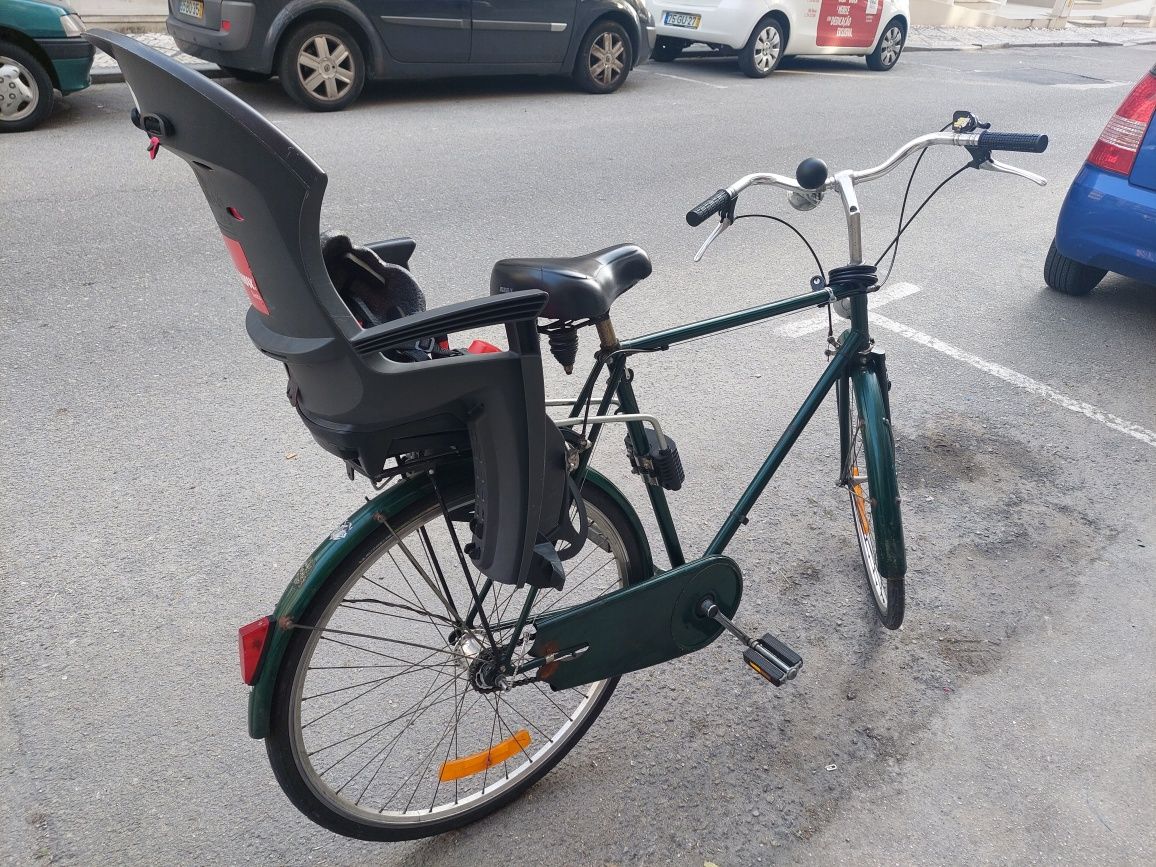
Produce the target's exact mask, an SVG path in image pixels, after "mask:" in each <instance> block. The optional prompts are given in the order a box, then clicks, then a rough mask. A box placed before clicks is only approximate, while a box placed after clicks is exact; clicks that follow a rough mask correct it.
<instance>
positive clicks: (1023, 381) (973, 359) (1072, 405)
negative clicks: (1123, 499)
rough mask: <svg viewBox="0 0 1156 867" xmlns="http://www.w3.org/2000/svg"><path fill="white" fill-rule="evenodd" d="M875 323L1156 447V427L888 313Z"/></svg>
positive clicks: (877, 316)
mask: <svg viewBox="0 0 1156 867" xmlns="http://www.w3.org/2000/svg"><path fill="white" fill-rule="evenodd" d="M871 323H872V324H873V325H879V326H881V327H883V328H886V329H888V330H889V331H894V332H895V333H896V334H899V335H902V336H903V337H906V338H907V339H908V340H913V341H915V342H916V343H919V344H921V345H923V346H926V347H928V348H929V349H934V350H935V351H936V352H942V353H943V354H944V355H949V356H951V357H952V358H954V359H956V360H957V361H962V362H963V363H964V364H970V365H971V366H972V367H974V368H977V369H979V370H982V371H983V372H984V373H989V374H991V375H992V376H994V377H996V378H998V379H1002V380H1003V381H1004V382H1008V383H1011V384H1012V385H1014V386H1016V387H1017V388H1022V389H1023V390H1024V391H1028V392H1031V393H1032V394H1035V395H1038V396H1039V397H1042V398H1044V399H1045V400H1050V401H1051V402H1052V403H1054V404H1056V405H1057V406H1062V407H1063V408H1064V409H1068V410H1071V411H1072V412H1078V413H1079V414H1080V415H1086V416H1087V417H1088V418H1090V419H1093V420H1094V421H1098V422H1099V423H1100V424H1102V425H1105V426H1107V427H1110V428H1112V430H1117V431H1119V432H1120V433H1124V434H1127V435H1128V436H1130V437H1135V438H1136V439H1138V440H1140V442H1142V443H1147V444H1148V445H1150V446H1153V447H1156V431H1150V430H1148V428H1146V427H1141V426H1140V425H1138V424H1133V423H1132V422H1130V421H1127V420H1125V419H1122V418H1120V417H1119V416H1116V415H1112V413H1110V412H1105V411H1104V410H1102V409H1100V408H1099V407H1097V406H1093V405H1092V404H1090V403H1084V401H1082V400H1076V399H1074V398H1071V397H1068V396H1067V395H1065V394H1061V393H1060V392H1058V391H1056V390H1055V389H1054V388H1051V387H1050V386H1047V385H1044V384H1043V383H1042V382H1037V381H1036V380H1034V379H1032V378H1031V377H1028V376H1024V375H1023V374H1022V373H1016V372H1015V371H1014V370H1011V369H1010V368H1007V367H1004V366H1003V365H1001V364H996V363H994V362H991V361H987V360H986V359H983V358H980V357H979V356H978V355H972V354H971V353H970V352H965V351H964V350H962V349H960V348H958V347H956V346H952V345H951V344H950V343H944V342H943V341H942V340H940V339H938V338H936V337H932V336H931V335H930V334H924V333H923V332H922V331H916V330H915V329H914V328H909V327H908V326H906V325H904V324H902V323H900V322H896V321H894V320H893V319H888V318H887V317H886V316H880V315H875V316H872V317H871Z"/></svg>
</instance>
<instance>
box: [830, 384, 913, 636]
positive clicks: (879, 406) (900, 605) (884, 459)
mask: <svg viewBox="0 0 1156 867" xmlns="http://www.w3.org/2000/svg"><path fill="white" fill-rule="evenodd" d="M883 387H884V386H883V384H882V383H881V382H880V381H879V375H878V374H877V373H876V372H875V371H874V370H873V369H870V368H867V369H863V370H859V371H856V372H855V373H854V374H853V375H852V377H851V388H850V389H848V388H847V387H846V385H844V386H843V389H844V392H845V393H846V395H847V399H845V400H843V401H841V407H840V411H841V412H844V413H846V416H845V420H846V421H845V423H846V424H847V425H848V428H847V430H848V431H849V442H848V446H847V450H846V453H845V455H844V461H845V464H844V467H843V473H842V476H841V478H842V479H843V480H844V484H845V486H846V487H847V490H848V493H849V494H850V499H851V520H852V522H853V525H854V527H855V537H856V541H857V542H858V544H859V553H860V556H861V558H862V560H863V569H864V572H865V574H866V577H867V584H868V588H869V589H870V591H871V598H872V601H873V602H874V603H875V612H876V614H877V615H878V616H879V620H880V622H882V624H883V625H884V626H886V627H887V628H888V629H898V628H899V627H900V626H901V625H902V623H903V615H904V609H905V605H906V590H905V587H904V576H905V575H906V573H907V553H906V549H905V546H904V542H903V520H902V516H901V514H900V496H899V481H898V479H897V477H896V475H895V440H894V436H893V434H892V429H891V419H890V417H889V414H888V411H887V404H886V402H885V401H884V398H883ZM864 469H865V470H866V480H865V484H866V491H864V483H863V482H855V481H854V479H856V478H859V477H861V476H862V475H863V470H864Z"/></svg>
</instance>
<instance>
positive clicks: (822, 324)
mask: <svg viewBox="0 0 1156 867" xmlns="http://www.w3.org/2000/svg"><path fill="white" fill-rule="evenodd" d="M918 291H919V287H918V286H916V285H915V284H914V283H895V284H893V285H891V286H889V287H887V288H885V289H880V290H879V291H878V292H875V293H873V294H871V295H869V296H868V298H867V307H868V308H869V309H871V310H874V309H875V308H877V307H882V306H883V305H884V304H890V303H891V302H892V301H898V300H899V299H900V298H906V297H907V296H908V295H914V294H915V293H916V292H918ZM826 327H827V314H826V312H822V313H808V314H807V315H806V316H800V317H798V318H797V319H795V320H793V321H791V322H788V323H787V324H785V325H780V326H778V327H776V328H775V334H778V335H779V336H781V337H803V336H805V335H807V334H814V333H815V332H816V331H822V330H823V329H824V328H826Z"/></svg>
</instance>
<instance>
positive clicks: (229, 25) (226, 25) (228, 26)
mask: <svg viewBox="0 0 1156 867" xmlns="http://www.w3.org/2000/svg"><path fill="white" fill-rule="evenodd" d="M232 29H233V22H232V21H230V20H229V19H228V18H226V19H225V20H224V21H222V22H221V30H222V31H224V32H225V33H228V32H229V31H230V30H232Z"/></svg>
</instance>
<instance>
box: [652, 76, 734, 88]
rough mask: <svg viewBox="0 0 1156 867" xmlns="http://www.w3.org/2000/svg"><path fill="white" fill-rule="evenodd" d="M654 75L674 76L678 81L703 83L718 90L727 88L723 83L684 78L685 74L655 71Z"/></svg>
mask: <svg viewBox="0 0 1156 867" xmlns="http://www.w3.org/2000/svg"><path fill="white" fill-rule="evenodd" d="M654 75H661V76H662V77H663V78H675V79H677V80H679V81H689V82H690V83H691V84H701V85H704V86H706V87H714V88H717V89H718V90H726V89H727V86H726V85H725V84H711V83H710V82H709V81H700V80H699V79H697V78H686V77H685V76H682V75H671V74H670V73H669V72H655V73H654Z"/></svg>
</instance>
